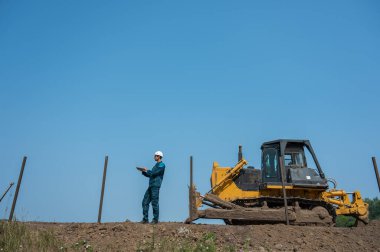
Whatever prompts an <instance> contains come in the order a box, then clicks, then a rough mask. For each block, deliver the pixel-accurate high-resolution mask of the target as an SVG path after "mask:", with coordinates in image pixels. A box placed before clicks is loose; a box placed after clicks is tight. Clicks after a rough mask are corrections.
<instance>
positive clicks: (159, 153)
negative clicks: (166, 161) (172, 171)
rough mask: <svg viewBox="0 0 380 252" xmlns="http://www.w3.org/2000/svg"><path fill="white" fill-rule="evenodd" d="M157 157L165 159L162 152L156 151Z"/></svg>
mask: <svg viewBox="0 0 380 252" xmlns="http://www.w3.org/2000/svg"><path fill="white" fill-rule="evenodd" d="M154 155H155V156H160V157H164V153H162V151H156V152H155V153H154Z"/></svg>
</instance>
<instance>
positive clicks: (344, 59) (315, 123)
mask: <svg viewBox="0 0 380 252" xmlns="http://www.w3.org/2000/svg"><path fill="white" fill-rule="evenodd" d="M379 13H380V3H379V1H375V0H374V1H346V0H344V1H318V2H316V1H303V0H302V1H134V2H132V1H102V2H98V1H9V0H1V1H0V118H1V123H0V191H1V192H3V190H5V188H6V187H7V185H8V184H9V182H10V181H14V182H16V181H17V177H18V173H19V169H20V165H21V161H22V156H23V155H27V156H28V161H27V165H26V169H25V173H24V180H23V184H22V187H21V192H20V195H19V201H18V204H17V208H16V215H17V217H18V218H20V219H24V220H40V221H54V220H55V221H96V219H97V210H98V204H99V195H100V186H101V177H102V170H103V162H104V156H105V155H106V154H107V155H109V166H108V176H107V187H106V192H105V199H104V208H103V220H104V221H123V220H125V219H126V218H128V219H130V220H133V221H137V220H140V219H141V200H142V197H143V194H144V192H145V189H146V187H147V184H148V181H147V179H146V178H145V177H143V176H141V175H140V174H139V173H138V172H136V170H135V166H137V165H139V166H147V167H152V166H153V165H154V161H153V157H152V155H153V153H154V151H156V150H162V151H163V152H164V154H165V159H164V161H165V163H166V165H167V169H166V174H165V178H164V182H163V186H162V189H161V220H163V221H182V220H184V219H185V218H186V217H187V209H188V203H187V200H188V196H187V186H188V179H189V178H188V167H189V156H190V155H194V163H195V178H194V179H195V182H196V184H197V186H198V188H199V191H201V192H206V191H208V189H209V187H210V185H209V177H210V173H211V167H212V162H213V161H218V162H219V163H220V164H221V165H224V166H232V165H234V164H235V162H236V160H237V146H238V145H239V144H242V145H243V148H244V156H245V158H246V159H247V160H248V161H249V162H250V164H252V165H254V166H256V167H259V166H260V165H259V164H260V149H259V148H260V145H261V143H262V142H264V141H267V140H272V139H277V138H300V139H302V138H306V139H310V140H311V142H312V144H313V146H314V149H315V151H316V153H317V156H318V157H319V161H320V163H321V165H322V168H323V169H324V171H325V173H326V174H327V176H328V177H333V178H335V179H336V180H337V181H338V186H339V188H342V189H345V190H347V191H353V190H356V189H358V190H360V191H361V192H362V194H363V195H364V196H365V197H376V196H379V193H378V189H377V184H376V180H375V177H374V172H373V167H372V163H371V156H377V157H378V159H379V162H380V136H379V129H380V114H379V108H380V99H379V98H380V46H379V45H380V15H379ZM13 193H14V190H12V195H13ZM10 206H11V198H10V197H7V198H5V200H4V201H3V202H1V203H0V218H6V217H7V216H8V214H9V208H10Z"/></svg>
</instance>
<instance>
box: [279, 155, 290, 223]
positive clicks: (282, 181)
mask: <svg viewBox="0 0 380 252" xmlns="http://www.w3.org/2000/svg"><path fill="white" fill-rule="evenodd" d="M283 161H284V158H283V156H280V172H281V184H282V195H283V197H284V207H285V219H286V225H289V216H288V199H287V197H286V189H285V178H284V177H286V173H285V171H284V163H283Z"/></svg>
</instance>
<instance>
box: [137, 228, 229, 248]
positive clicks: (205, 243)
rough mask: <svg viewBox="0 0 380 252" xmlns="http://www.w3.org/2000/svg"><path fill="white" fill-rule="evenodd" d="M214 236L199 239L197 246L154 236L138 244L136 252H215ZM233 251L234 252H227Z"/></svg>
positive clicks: (209, 234) (207, 235) (188, 242)
mask: <svg viewBox="0 0 380 252" xmlns="http://www.w3.org/2000/svg"><path fill="white" fill-rule="evenodd" d="M215 241H216V236H215V234H214V233H206V234H204V236H203V237H202V239H200V240H199V241H198V242H197V244H195V245H194V244H191V242H190V241H188V240H186V239H183V240H178V241H169V240H157V238H156V237H155V235H154V232H153V235H152V239H151V240H150V241H149V242H147V243H145V244H141V243H140V244H139V245H138V248H137V250H136V251H137V252H153V251H160V252H161V251H162V252H166V251H173V252H215V251H216V244H215ZM228 251H235V250H230V249H229V250H228Z"/></svg>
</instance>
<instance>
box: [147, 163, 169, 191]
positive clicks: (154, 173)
mask: <svg viewBox="0 0 380 252" xmlns="http://www.w3.org/2000/svg"><path fill="white" fill-rule="evenodd" d="M164 173H165V164H164V163H163V162H157V163H156V165H155V166H153V168H152V170H148V171H146V172H143V173H142V174H143V175H144V176H145V177H148V178H149V187H161V184H162V180H163V179H164Z"/></svg>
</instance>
